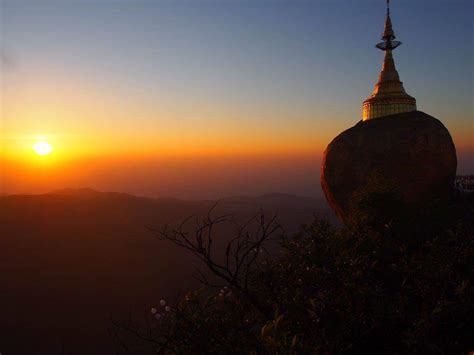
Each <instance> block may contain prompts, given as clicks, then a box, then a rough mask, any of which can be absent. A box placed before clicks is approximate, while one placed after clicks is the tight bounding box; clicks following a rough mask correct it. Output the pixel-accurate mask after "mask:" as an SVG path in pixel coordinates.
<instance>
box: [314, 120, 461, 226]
mask: <svg viewBox="0 0 474 355" xmlns="http://www.w3.org/2000/svg"><path fill="white" fill-rule="evenodd" d="M456 167H457V159H456V149H455V147H454V143H453V140H452V138H451V135H450V134H449V132H448V130H447V129H446V127H444V125H443V124H442V123H441V122H440V121H439V120H437V119H436V118H434V117H431V116H429V115H427V114H425V113H423V112H420V111H412V112H407V113H401V114H396V115H391V116H385V117H380V118H376V119H372V120H368V121H364V122H362V121H361V122H359V123H357V124H356V125H355V126H354V127H352V128H349V129H348V130H346V131H344V132H342V133H341V134H340V135H339V136H337V137H336V138H334V140H333V141H332V142H331V143H330V144H329V145H328V147H327V148H326V151H325V152H324V157H323V161H322V166H321V186H322V188H323V191H324V194H325V195H326V199H327V200H328V202H329V205H330V206H331V208H332V209H333V210H334V211H335V212H336V214H337V215H338V217H339V218H340V219H342V220H343V221H347V217H348V207H349V206H348V205H349V202H350V199H351V197H352V194H353V193H354V191H356V190H357V189H358V188H361V187H363V186H364V185H365V183H366V181H367V177H368V176H369V175H370V174H372V173H373V172H374V171H378V172H380V173H382V174H383V176H385V177H387V178H390V179H392V180H393V181H395V182H396V183H397V185H398V186H399V188H400V191H401V193H402V194H403V198H404V200H405V201H406V202H407V203H410V204H422V203H425V202H428V201H430V200H432V199H436V198H442V199H443V198H447V197H449V195H450V194H451V193H452V189H453V181H454V178H455V175H456Z"/></svg>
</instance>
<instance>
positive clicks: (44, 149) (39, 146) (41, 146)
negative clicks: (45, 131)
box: [33, 141, 53, 156]
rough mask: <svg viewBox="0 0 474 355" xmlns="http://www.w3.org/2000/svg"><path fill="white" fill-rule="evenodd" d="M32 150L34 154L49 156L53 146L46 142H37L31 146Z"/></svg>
mask: <svg viewBox="0 0 474 355" xmlns="http://www.w3.org/2000/svg"><path fill="white" fill-rule="evenodd" d="M33 150H34V151H35V153H36V154H38V155H41V156H44V155H48V154H51V152H52V151H53V146H52V145H51V144H49V143H48V142H46V141H39V142H36V143H35V144H33Z"/></svg>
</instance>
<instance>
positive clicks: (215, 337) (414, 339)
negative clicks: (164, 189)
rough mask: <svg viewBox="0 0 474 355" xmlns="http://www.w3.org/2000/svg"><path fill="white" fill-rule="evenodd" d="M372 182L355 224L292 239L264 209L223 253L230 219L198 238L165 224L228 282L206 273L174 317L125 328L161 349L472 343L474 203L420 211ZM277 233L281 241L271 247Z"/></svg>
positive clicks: (373, 348) (314, 227)
mask: <svg viewBox="0 0 474 355" xmlns="http://www.w3.org/2000/svg"><path fill="white" fill-rule="evenodd" d="M371 186H372V187H370V186H367V187H366V188H364V190H361V191H358V192H357V193H356V194H355V195H354V198H353V200H352V201H351V206H352V208H353V218H354V221H356V222H357V223H354V224H352V225H351V226H350V227H342V228H335V227H333V226H332V225H331V224H330V223H329V222H327V221H325V220H322V219H319V218H315V219H314V221H313V223H312V224H311V225H308V226H304V227H302V229H301V231H300V232H299V233H297V234H295V235H293V236H291V237H286V236H285V235H284V234H283V235H280V234H278V233H277V232H278V231H279V230H281V229H280V228H279V227H278V224H276V220H275V219H270V220H269V221H268V222H267V221H266V219H265V218H264V216H263V215H260V216H259V217H258V218H257V221H259V231H260V232H259V233H257V234H255V235H253V236H251V235H250V233H248V231H246V227H248V225H247V226H246V227H243V228H242V229H239V232H238V233H237V235H236V236H235V238H233V239H231V240H230V241H229V242H228V243H227V246H226V248H225V249H224V255H223V257H222V258H221V259H219V256H218V255H217V252H216V251H215V250H214V249H213V246H214V245H215V243H214V242H215V240H216V239H218V235H214V227H215V225H216V224H219V223H226V222H228V221H229V219H228V217H225V216H224V217H216V218H214V217H212V216H211V214H209V215H208V216H207V217H206V218H205V219H204V220H202V221H201V222H200V223H199V224H198V227H197V228H196V230H195V232H194V233H188V232H185V228H184V224H183V225H182V226H180V227H178V228H176V229H166V230H164V231H162V232H161V233H159V237H160V238H161V239H164V240H168V241H171V242H173V243H175V244H177V245H180V246H182V247H184V248H186V249H188V250H189V251H190V252H191V253H192V254H194V255H195V256H196V257H197V258H199V259H200V260H201V261H202V262H203V265H205V266H206V267H207V269H208V271H209V273H210V275H214V277H215V279H217V280H220V281H221V282H222V281H223V282H224V283H225V285H224V286H222V285H214V284H213V283H212V282H211V281H209V279H208V278H207V275H206V274H204V273H203V274H202V275H203V282H204V287H203V289H201V290H198V291H193V292H190V293H188V294H187V295H185V296H184V297H183V298H182V299H180V300H178V301H177V303H176V304H174V305H173V307H172V308H171V309H169V311H168V312H167V311H163V310H153V311H154V312H153V314H152V313H150V315H149V318H150V319H149V320H148V322H149V325H148V328H147V327H145V330H143V329H142V330H139V329H138V328H136V327H133V326H132V325H130V324H128V325H123V324H117V326H118V328H120V329H126V330H128V331H129V332H131V333H133V334H135V335H136V336H137V337H139V338H140V339H141V340H143V341H145V342H148V343H151V344H152V346H153V351H154V352H156V351H158V352H159V353H206V354H207V353H209V354H212V353H215V354H217V353H255V352H257V353H317V354H336V353H337V354H361V353H364V354H366V353H381V354H406V353H410V354H427V353H431V354H456V353H458V354H463V353H464V354H466V353H467V352H468V351H470V350H473V349H474V344H473V340H472V329H474V318H473V317H472V315H473V314H474V286H473V285H474V262H473V260H474V238H473V230H474V228H473V227H474V218H473V217H474V209H473V207H474V206H473V204H472V203H461V202H456V201H451V202H449V203H441V202H440V203H433V204H431V205H430V206H424V207H423V208H422V209H420V210H415V209H413V208H409V207H407V208H404V206H403V205H402V202H401V200H400V199H399V198H398V194H397V192H396V190H395V189H393V188H392V186H391V185H390V183H388V184H386V183H385V182H384V183H381V184H376V185H371ZM371 189H373V190H372V191H371ZM387 201H391V202H390V203H392V202H394V201H395V204H393V205H392V206H386V203H387ZM408 211H409V213H408ZM358 214H359V215H358ZM273 238H276V239H277V241H278V245H279V247H278V249H277V250H276V251H273V252H268V250H267V249H266V245H267V242H268V241H269V240H270V239H273ZM264 250H267V252H262V251H264ZM218 260H223V261H218ZM213 286H219V287H218V289H216V288H213ZM157 314H159V316H157ZM143 331H144V332H145V333H143Z"/></svg>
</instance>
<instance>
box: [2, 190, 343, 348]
mask: <svg viewBox="0 0 474 355" xmlns="http://www.w3.org/2000/svg"><path fill="white" fill-rule="evenodd" d="M216 203H217V205H216V206H215V208H214V209H213V212H212V213H213V214H215V215H216V216H217V215H223V214H226V215H232V216H233V217H234V218H235V220H236V221H240V222H244V221H246V220H248V219H250V218H251V217H252V216H254V215H255V214H257V213H259V211H262V212H263V213H264V214H265V215H266V216H273V215H277V218H278V221H279V223H280V224H281V225H282V227H283V228H284V230H285V231H286V233H293V232H294V231H296V230H298V228H299V227H300V226H301V225H302V224H304V223H309V222H311V220H312V218H313V216H314V214H319V215H322V216H326V217H328V218H329V219H331V220H333V221H334V216H333V215H332V214H331V212H330V211H329V210H328V207H327V205H326V202H325V201H324V200H322V199H316V198H310V197H301V196H292V195H286V194H280V193H272V194H266V195H263V196H258V197H251V196H234V197H228V198H223V199H221V200H219V201H213V200H204V201H184V200H179V199H173V198H147V197H138V196H133V195H129V194H125V193H117V192H99V191H95V190H92V189H64V190H58V191H53V192H51V193H47V194H41V195H6V196H0V270H1V272H0V284H1V285H2V290H1V291H0V314H1V317H0V334H1V335H0V352H1V353H4V354H109V353H110V354H114V353H116V352H115V351H114V349H115V348H114V347H115V346H116V345H115V344H114V343H113V341H112V338H111V337H110V334H109V332H108V330H109V329H110V328H111V326H112V324H111V319H116V320H120V319H125V318H127V317H128V316H129V314H130V313H132V314H134V315H138V316H140V315H143V314H144V313H146V312H149V309H150V307H152V306H154V305H156V304H157V302H158V301H159V300H160V299H162V298H163V299H167V300H170V301H171V300H173V299H175V298H176V297H177V296H178V295H180V294H182V293H183V292H184V291H186V290H188V289H190V288H195V287H197V286H198V282H197V281H196V279H195V277H194V276H195V268H196V267H197V266H198V265H197V263H196V261H195V260H194V259H193V257H192V256H191V255H190V254H189V253H188V252H187V251H185V250H182V249H180V248H178V247H176V246H174V245H172V244H171V243H169V242H167V241H162V240H158V238H156V235H155V234H156V233H155V232H154V230H160V229H161V228H163V226H165V225H168V224H169V225H177V224H179V223H181V222H182V221H183V220H184V219H186V218H187V217H189V216H193V215H194V216H204V215H206V214H207V213H208V212H209V210H210V209H211V208H212V207H213V206H214V205H215V204H216ZM190 228H192V222H191V227H190ZM216 233H217V234H218V237H220V238H224V239H225V238H226V237H229V236H230V235H227V236H226V234H230V233H232V232H231V229H225V228H221V229H218V230H217V232H216Z"/></svg>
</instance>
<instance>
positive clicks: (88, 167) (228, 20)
mask: <svg viewBox="0 0 474 355" xmlns="http://www.w3.org/2000/svg"><path fill="white" fill-rule="evenodd" d="M473 13H474V2H473V1H472V0H433V1H428V0H393V1H392V20H393V24H394V29H395V33H396V35H397V38H398V39H399V40H400V41H402V42H403V46H401V47H400V48H399V49H397V50H396V51H395V52H394V56H395V61H396V64H397V69H398V71H399V73H400V77H401V80H402V81H403V82H404V86H405V89H406V90H407V92H408V93H409V94H410V95H412V96H414V97H415V98H416V99H417V104H418V109H419V110H420V111H424V112H426V113H428V114H430V115H433V116H435V117H437V118H439V119H440V120H442V122H443V123H444V124H445V125H446V127H447V128H448V129H449V130H450V132H451V134H452V136H453V139H454V142H455V144H456V148H457V152H458V160H459V162H458V173H461V174H466V173H474V123H473V122H474V115H473V92H474V91H473V81H474V76H473V75H474V73H473V63H474V58H473V47H474V46H473V43H474V38H473V37H474V33H473V32H474V31H473V28H474V27H473ZM384 16H385V1H384V0H357V1H348V0H313V1H293V0H292V1H276V0H275V1H271V0H261V1H256V0H248V1H244V0H239V1H237V0H220V1H217V0H214V1H204V0H188V1H181V0H175V1H171V0H169V1H137V0H134V1H132V0H128V1H112V0H110V1H107V0H104V1H99V0H96V1H93V0H83V1H80V0H57V1H42V0H31V1H20V0H19V1H14V0H0V26H1V28H0V31H1V32H0V46H1V68H0V69H1V70H0V84H1V92H0V100H1V101H0V104H1V111H0V115H1V116H0V129H1V131H0V149H1V151H0V193H20V192H28V193H37V192H45V191H49V190H54V189H60V188H65V187H84V186H87V187H91V188H95V189H99V190H105V191H112V190H113V191H124V192H130V193H134V194H140V195H155V196H156V195H160V196H173V197H180V198H193V199H196V198H216V197H222V196H225V195H239V194H261V193H265V192H273V191H279V192H288V193H295V194H302V195H313V196H320V195H321V192H320V187H319V164H320V160H321V155H322V152H323V151H324V149H325V147H326V146H327V144H328V143H329V142H330V141H331V139H332V138H334V137H335V136H336V135H337V134H339V133H340V132H341V131H343V130H344V129H347V128H349V127H351V126H352V125H354V124H355V123H356V122H358V121H359V120H360V119H361V103H362V101H363V100H364V99H365V98H366V97H368V96H369V95H370V94H371V92H372V90H373V85H374V84H375V82H376V80H377V76H378V73H379V71H380V67H381V63H382V58H383V53H382V52H381V51H378V50H377V49H375V48H374V44H375V43H376V42H378V41H379V40H380V36H381V32H382V30H383V23H384ZM43 140H44V141H47V142H49V143H50V144H51V145H52V146H53V149H54V150H53V152H52V153H51V154H48V155H45V156H39V155H37V154H35V152H34V150H33V149H32V145H33V144H34V143H35V142H37V141H43Z"/></svg>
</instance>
